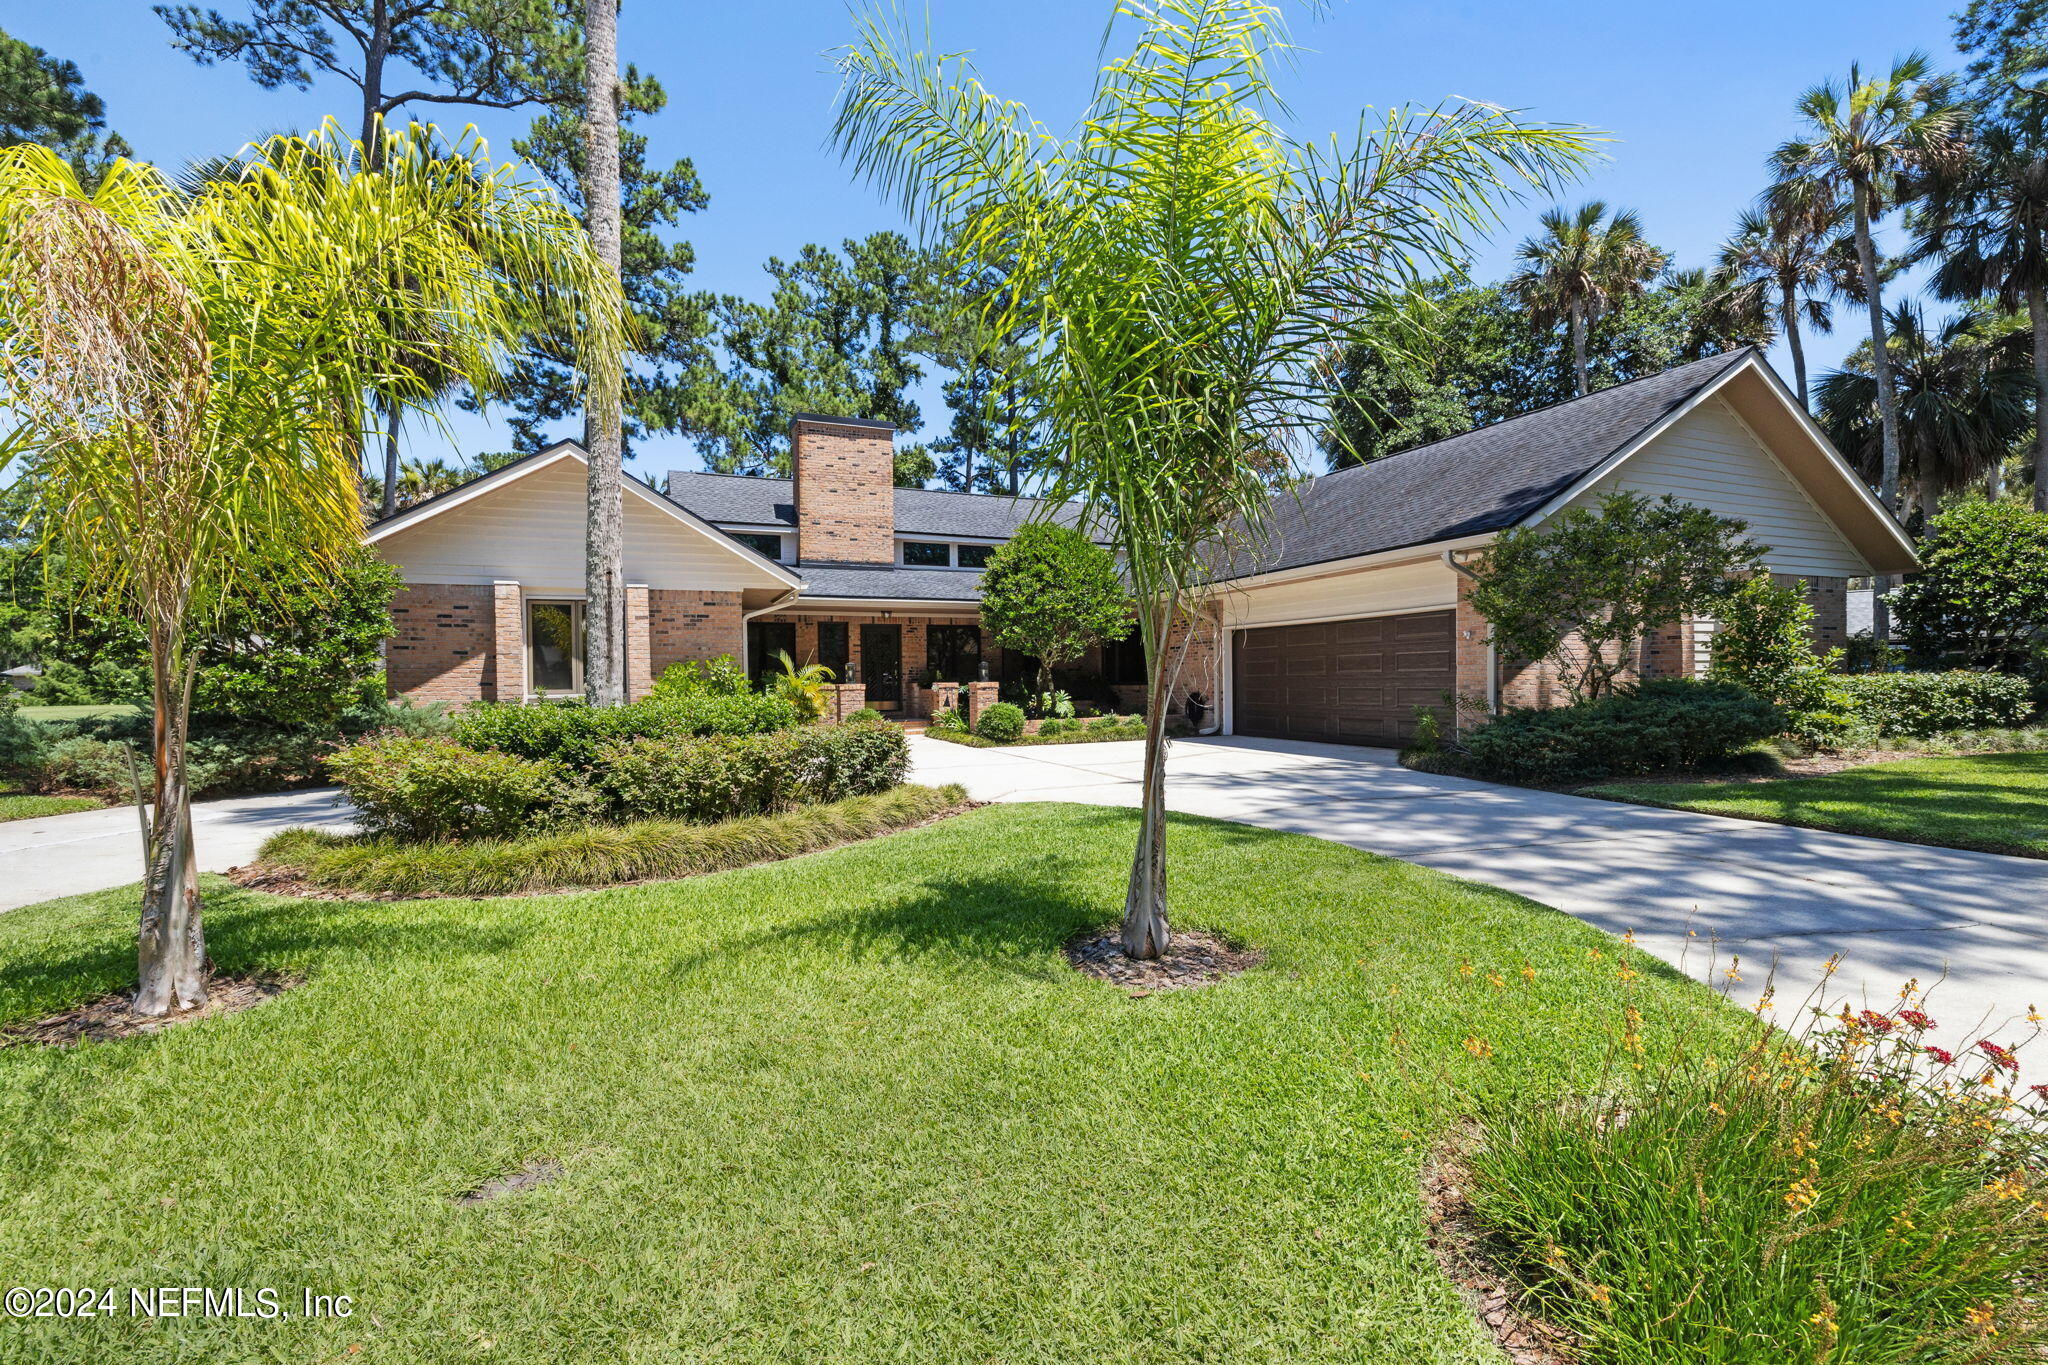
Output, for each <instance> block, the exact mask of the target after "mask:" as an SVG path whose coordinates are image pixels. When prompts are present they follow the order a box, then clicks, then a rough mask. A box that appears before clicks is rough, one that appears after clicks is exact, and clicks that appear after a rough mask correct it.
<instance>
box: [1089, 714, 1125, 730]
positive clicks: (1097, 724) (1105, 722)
mask: <svg viewBox="0 0 2048 1365" xmlns="http://www.w3.org/2000/svg"><path fill="white" fill-rule="evenodd" d="M1136 720H1137V717H1135V716H1133V717H1125V716H1097V717H1096V718H1095V719H1094V720H1091V721H1089V722H1088V729H1089V731H1090V732H1091V733H1093V732H1095V731H1098V730H1121V729H1123V728H1124V726H1125V724H1126V723H1127V722H1134V721H1136Z"/></svg>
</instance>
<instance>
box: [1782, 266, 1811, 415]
mask: <svg viewBox="0 0 2048 1365" xmlns="http://www.w3.org/2000/svg"><path fill="white" fill-rule="evenodd" d="M1780 287H1781V289H1782V290H1783V293H1784V302H1783V303H1782V304H1780V305H1779V310H1780V312H1781V313H1782V314H1783V315H1784V319H1785V347H1786V349H1787V350H1789V351H1791V352H1792V380H1793V383H1794V385H1795V386H1796V387H1797V388H1798V390H1799V409H1800V411H1802V412H1812V411H1813V408H1812V406H1811V405H1810V404H1809V403H1808V402H1807V401H1806V343H1805V342H1804V341H1802V340H1801V339H1800V337H1799V290H1798V286H1796V285H1795V284H1793V283H1792V282H1791V281H1789V280H1788V281H1784V282H1783V283H1782V284H1781V286H1780Z"/></svg>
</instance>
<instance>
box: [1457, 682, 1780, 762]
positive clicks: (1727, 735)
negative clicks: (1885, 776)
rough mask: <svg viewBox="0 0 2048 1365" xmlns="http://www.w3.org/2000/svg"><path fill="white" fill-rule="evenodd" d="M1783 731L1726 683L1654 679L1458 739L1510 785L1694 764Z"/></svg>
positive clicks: (1770, 712) (1511, 717) (1774, 713)
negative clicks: (1589, 700)
mask: <svg viewBox="0 0 2048 1365" xmlns="http://www.w3.org/2000/svg"><path fill="white" fill-rule="evenodd" d="M1784 728H1785V717H1784V713H1783V712H1781V711H1779V710H1778V709H1777V708H1776V707H1775V706H1772V705H1771V704H1770V703H1769V702H1767V701H1765V700H1763V699H1762V698H1761V697H1758V696H1757V695H1756V694H1755V693H1754V692H1751V691H1749V690H1748V689H1747V688H1744V687H1737V686H1736V685H1735V684H1733V683H1717V682H1691V681H1686V680H1681V679H1676V678H1667V679H1657V680H1654V681H1650V682H1645V683H1640V684H1637V685H1636V686H1634V687H1630V688H1626V689H1624V690H1622V691H1620V692H1616V693H1615V694H1613V695H1612V696H1608V697H1603V698H1601V699H1600V700H1599V701H1594V702H1582V703H1580V704H1579V705H1577V706H1560V707H1555V708H1552V709H1549V710H1535V709H1530V710H1516V711H1509V712H1507V713H1506V714H1504V715H1502V716H1499V717H1497V718H1495V719H1494V720H1492V721H1489V722H1488V723H1486V724H1485V725H1482V726H1480V727H1478V728H1477V729H1475V730H1472V731H1470V732H1469V733H1468V734H1467V735H1466V736H1465V747H1466V750H1467V751H1468V752H1469V753H1470V755H1471V757H1472V759H1473V761H1474V762H1475V763H1476V764H1477V765H1478V767H1479V768H1480V769H1481V770H1482V771H1484V772H1487V773H1489V774H1491V775H1494V776H1498V777H1504V778H1508V779H1510V780H1512V781H1518V782H1593V781H1598V780H1599V779H1601V778H1603V777H1617V776H1631V775H1637V774H1642V773H1654V772H1664V771H1668V770H1670V769H1674V768H1698V767H1706V766H1711V765H1715V764H1720V763H1726V762H1728V761H1729V760H1731V759H1733V758H1734V756H1735V755H1736V754H1738V753H1740V752H1741V751H1742V750H1743V749H1746V748H1748V747H1749V746H1750V745H1752V744H1755V743H1757V742H1758V741H1760V740H1765V739H1768V738H1770V737H1771V736H1772V735H1775V734H1777V733H1778V732H1779V731H1781V730H1783V729H1784Z"/></svg>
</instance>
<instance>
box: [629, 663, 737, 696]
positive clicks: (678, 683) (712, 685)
mask: <svg viewBox="0 0 2048 1365" xmlns="http://www.w3.org/2000/svg"><path fill="white" fill-rule="evenodd" d="M753 690H754V689H753V688H752V687H751V686H749V685H748V682H747V671H746V670H745V669H744V668H741V667H740V665H739V660H737V659H735V658H733V657H732V655H730V654H721V655H719V656H718V657H717V658H715V659H711V660H703V659H685V660H683V661H682V662H681V663H676V664H670V665H669V666H668V667H667V668H665V669H663V670H662V671H661V676H660V677H659V678H656V679H655V680H654V690H653V692H652V694H651V695H652V696H654V697H655V698H657V699H659V700H661V701H681V700H683V699H685V698H688V697H737V696H739V695H741V694H742V693H746V692H751V691H753Z"/></svg>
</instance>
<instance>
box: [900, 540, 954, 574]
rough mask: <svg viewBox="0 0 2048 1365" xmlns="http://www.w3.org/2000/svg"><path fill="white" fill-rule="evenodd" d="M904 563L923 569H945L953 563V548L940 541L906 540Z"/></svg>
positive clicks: (904, 543)
mask: <svg viewBox="0 0 2048 1365" xmlns="http://www.w3.org/2000/svg"><path fill="white" fill-rule="evenodd" d="M903 562H904V563H905V564H914V565H916V566H917V567H918V568H921V569H943V568H947V567H949V566H950V565H951V564H952V562H953V547H952V546H950V545H948V544H946V543H945V542H944V541H938V540H906V541H904V542H903Z"/></svg>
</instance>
